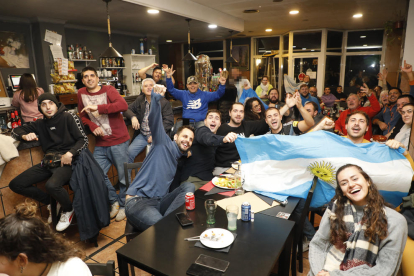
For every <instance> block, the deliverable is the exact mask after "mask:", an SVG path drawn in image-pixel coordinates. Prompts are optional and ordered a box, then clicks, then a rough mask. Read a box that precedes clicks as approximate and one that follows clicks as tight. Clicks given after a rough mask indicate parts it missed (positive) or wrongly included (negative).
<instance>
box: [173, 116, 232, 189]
mask: <svg viewBox="0 0 414 276" xmlns="http://www.w3.org/2000/svg"><path fill="white" fill-rule="evenodd" d="M220 125H221V114H220V111H218V110H215V109H211V110H209V111H208V112H207V116H206V118H205V119H204V126H202V127H200V128H197V129H196V132H195V137H194V142H193V145H192V147H191V156H190V157H189V158H186V160H185V164H184V165H183V169H182V173H181V181H182V182H191V183H193V184H194V186H195V188H196V189H199V188H200V187H201V186H203V185H204V184H206V183H207V182H209V181H210V180H211V179H213V170H214V162H215V155H216V149H217V147H218V146H220V145H222V144H225V143H233V142H234V141H235V140H236V139H237V134H236V133H234V132H229V133H228V134H227V135H225V136H221V135H216V132H217V129H218V128H219V127H220Z"/></svg>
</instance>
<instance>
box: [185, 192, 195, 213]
mask: <svg viewBox="0 0 414 276" xmlns="http://www.w3.org/2000/svg"><path fill="white" fill-rule="evenodd" d="M185 209H187V210H194V209H195V197H194V194H193V193H186V194H185Z"/></svg>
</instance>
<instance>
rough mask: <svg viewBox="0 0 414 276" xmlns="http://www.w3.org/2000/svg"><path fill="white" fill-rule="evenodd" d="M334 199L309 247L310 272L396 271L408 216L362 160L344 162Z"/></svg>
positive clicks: (321, 274)
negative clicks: (389, 204)
mask: <svg viewBox="0 0 414 276" xmlns="http://www.w3.org/2000/svg"><path fill="white" fill-rule="evenodd" d="M336 180H337V187H336V191H335V196H334V198H333V200H332V202H331V203H330V204H329V206H328V208H327V209H326V212H325V214H324V215H323V218H322V221H321V224H320V227H319V230H318V232H317V233H316V235H315V237H314V238H313V239H312V241H311V243H310V247H309V263H310V267H311V270H310V272H309V274H308V275H311V276H313V275H317V276H329V275H330V276H333V275H350V276H351V275H355V276H356V275H397V272H398V268H399V267H400V264H401V256H402V252H403V250H404V247H405V242H406V240H407V231H408V230H407V221H406V220H405V218H404V217H403V216H402V215H400V214H399V213H398V212H396V211H395V210H393V209H391V208H389V207H387V206H386V203H385V202H384V199H383V198H382V196H381V195H380V194H379V191H378V190H377V188H376V186H375V184H374V183H372V180H371V178H370V177H369V176H368V175H367V174H366V173H365V172H364V171H363V170H362V169H361V168H360V167H359V166H357V165H351V164H347V165H344V166H342V167H340V168H339V169H338V171H337V174H336Z"/></svg>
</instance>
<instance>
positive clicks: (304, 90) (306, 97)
mask: <svg viewBox="0 0 414 276" xmlns="http://www.w3.org/2000/svg"><path fill="white" fill-rule="evenodd" d="M299 93H300V97H301V98H302V105H305V103H307V102H309V101H312V102H314V103H316V104H317V105H318V112H321V107H320V105H319V101H318V99H317V98H315V97H313V96H311V95H310V94H309V86H308V85H307V84H302V85H301V86H300V88H299Z"/></svg>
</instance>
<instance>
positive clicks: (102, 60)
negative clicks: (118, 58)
mask: <svg viewBox="0 0 414 276" xmlns="http://www.w3.org/2000/svg"><path fill="white" fill-rule="evenodd" d="M101 64H102V67H106V62H105V58H101Z"/></svg>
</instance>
